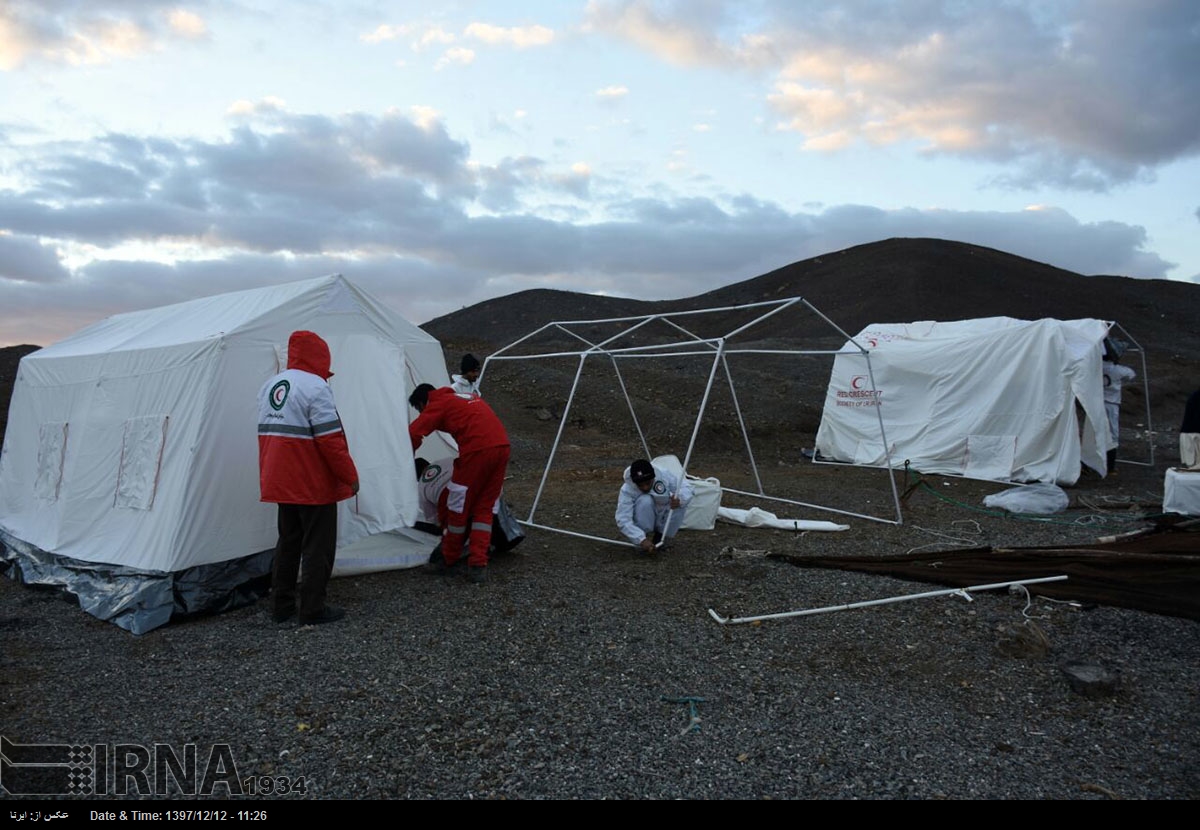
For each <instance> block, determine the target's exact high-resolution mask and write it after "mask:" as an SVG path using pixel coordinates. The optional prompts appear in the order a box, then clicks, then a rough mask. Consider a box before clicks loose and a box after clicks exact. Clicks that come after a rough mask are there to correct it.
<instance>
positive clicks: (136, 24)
mask: <svg viewBox="0 0 1200 830" xmlns="http://www.w3.org/2000/svg"><path fill="white" fill-rule="evenodd" d="M187 5H189V4H188V3H187V2H186V0H183V2H181V1H180V0H139V2H136V3H131V2H128V0H89V2H87V3H80V2H77V0H7V1H6V2H3V3H0V71H13V70H17V69H20V68H23V67H24V66H25V65H27V64H29V63H31V62H42V63H50V64H60V65H66V66H87V65H94V64H104V63H108V62H110V61H112V60H118V59H123V58H131V57H135V56H137V55H140V54H143V53H146V52H150V51H154V50H157V49H161V48H163V47H164V45H165V44H166V42H168V41H170V40H172V39H182V40H196V39H200V38H203V37H205V36H206V35H207V28H206V26H205V24H204V20H203V19H202V18H201V17H200V16H199V15H198V14H196V13H195V12H193V11H191V10H189V9H188V8H186V6H187Z"/></svg>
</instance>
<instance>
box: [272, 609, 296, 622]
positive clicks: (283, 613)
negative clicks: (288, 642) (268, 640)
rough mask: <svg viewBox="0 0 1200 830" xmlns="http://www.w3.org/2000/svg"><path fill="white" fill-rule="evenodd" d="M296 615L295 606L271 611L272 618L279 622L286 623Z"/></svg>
mask: <svg viewBox="0 0 1200 830" xmlns="http://www.w3.org/2000/svg"><path fill="white" fill-rule="evenodd" d="M294 616H296V609H295V608H286V609H283V610H275V611H272V612H271V620H272V621H273V622H277V623H285V622H287V621H288V620H290V619H291V618H292V617H294Z"/></svg>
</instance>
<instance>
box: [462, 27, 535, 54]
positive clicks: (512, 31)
mask: <svg viewBox="0 0 1200 830" xmlns="http://www.w3.org/2000/svg"><path fill="white" fill-rule="evenodd" d="M463 35H464V36H466V37H470V38H474V39H476V40H481V41H483V42H484V43H490V44H493V45H508V46H514V47H516V48H517V49H528V48H529V47H531V46H546V45H548V44H550V43H552V42H553V41H554V30H553V29H548V28H546V27H545V26H536V25H535V26H513V27H511V28H505V27H502V26H493V25H491V24H489V23H470V24H468V25H467V27H466V29H464V30H463Z"/></svg>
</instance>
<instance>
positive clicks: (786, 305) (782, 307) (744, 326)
mask: <svg viewBox="0 0 1200 830" xmlns="http://www.w3.org/2000/svg"><path fill="white" fill-rule="evenodd" d="M798 302H803V300H800V299H799V298H793V299H791V300H783V301H782V304H781V305H780V306H779V307H778V308H773V309H771V310H770V311H768V312H767V313H766V314H761V315H759V316H758V317H755V318H754V319H753V320H751V321H750V322H748V323H744V324H742V325H740V326H738V327H737V328H736V329H734V330H733V331H731V332H728V333H727V334H726V335H725V336H724V337H722V338H721V340H722V341H725V340H730V339H732V338H733V337H735V336H736V335H739V334H741V333H742V332H744V331H745V330H746V329H749V328H753V327H754V326H757V325H758V324H759V323H761V322H762V321H763V320H766V319H767V318H768V317H773V316H775V315H776V314H778V313H779V312H781V311H785V310H787V309H789V308H791V307H792V306H793V305H795V304H796V303H798ZM741 308H753V306H752V305H746V306H741ZM809 308H812V306H809ZM814 311H815V309H814ZM834 328H837V327H836V326H834Z"/></svg>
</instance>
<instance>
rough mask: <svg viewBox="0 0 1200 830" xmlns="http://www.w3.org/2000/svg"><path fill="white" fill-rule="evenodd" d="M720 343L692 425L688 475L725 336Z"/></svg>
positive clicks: (684, 462)
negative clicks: (694, 423)
mask: <svg viewBox="0 0 1200 830" xmlns="http://www.w3.org/2000/svg"><path fill="white" fill-rule="evenodd" d="M717 342H718V343H719V345H718V347H717V352H716V354H714V355H713V364H712V369H710V370H709V373H708V384H707V385H706V386H705V387H704V397H703V398H702V399H701V400H700V411H699V412H697V413H696V425H695V426H694V427H692V438H691V440H690V441H688V448H687V453H686V454H685V455H684V456H683V474H684V475H687V469H688V464H689V463H690V462H691V460H692V450H693V449H694V448H695V446H696V438H697V437H698V436H699V435H700V424H701V422H702V421H703V420H704V410H705V409H707V407H708V396H709V393H711V392H712V385H713V379H714V378H715V377H716V376H717V367H718V366H720V365H721V355H722V353H723V352H724V350H725V338H723V337H722V338H721V339H720V340H718V341H717Z"/></svg>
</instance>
